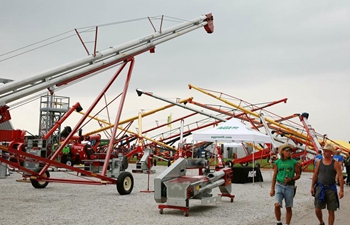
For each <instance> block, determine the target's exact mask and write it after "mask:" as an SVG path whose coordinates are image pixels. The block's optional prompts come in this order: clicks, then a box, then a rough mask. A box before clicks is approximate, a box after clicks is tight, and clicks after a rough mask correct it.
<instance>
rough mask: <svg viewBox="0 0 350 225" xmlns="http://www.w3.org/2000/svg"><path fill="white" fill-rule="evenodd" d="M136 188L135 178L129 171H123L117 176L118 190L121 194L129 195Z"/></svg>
mask: <svg viewBox="0 0 350 225" xmlns="http://www.w3.org/2000/svg"><path fill="white" fill-rule="evenodd" d="M133 188H134V178H133V176H132V174H131V173H129V172H126V171H124V172H121V173H120V174H119V176H118V178H117V190H118V193H119V194H120V195H128V194H130V193H131V192H132V189H133Z"/></svg>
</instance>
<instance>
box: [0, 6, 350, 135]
mask: <svg viewBox="0 0 350 225" xmlns="http://www.w3.org/2000/svg"><path fill="white" fill-rule="evenodd" d="M207 13H212V14H213V16H214V33H212V34H207V33H206V32H205V31H204V29H202V28H201V29H197V30H195V31H192V32H190V33H188V34H185V35H183V36H180V37H178V38H175V39H173V40H170V41H168V42H165V43H162V44H160V45H158V46H157V47H156V52H155V54H150V53H143V54H141V55H139V56H136V57H135V66H134V69H133V74H132V78H131V82H130V85H129V91H128V95H127V99H126V104H125V105H124V109H123V114H122V118H121V119H126V118H129V117H131V116H136V115H137V114H138V113H139V112H140V111H142V110H144V111H149V110H152V109H155V108H158V107H161V106H164V105H166V104H167V103H165V102H163V101H160V100H157V99H154V98H151V97H148V96H141V97H138V96H137V95H136V92H135V89H136V88H140V89H142V90H144V91H149V92H153V93H154V94H155V95H157V96H161V97H163V98H165V99H169V100H171V101H176V99H177V98H181V99H183V98H188V97H191V96H192V97H194V100H195V101H199V102H202V103H206V104H217V105H224V104H223V103H222V102H220V101H217V100H215V99H213V98H210V97H208V96H206V95H203V94H202V93H199V92H197V91H195V90H193V89H191V90H190V89H189V88H188V84H192V85H194V86H197V87H201V88H204V89H209V90H214V91H216V92H222V93H225V94H228V95H230V96H234V97H236V98H239V99H243V100H245V101H247V102H250V103H254V104H260V103H267V102H271V101H276V100H280V99H283V98H288V101H287V103H285V104H278V105H277V106H273V107H270V108H268V110H269V111H271V112H274V113H275V114H277V115H280V116H282V117H283V116H288V115H291V114H294V113H303V112H307V113H309V115H310V117H309V123H310V124H311V125H312V127H313V128H314V129H315V130H316V132H318V133H320V134H327V135H328V137H329V138H331V139H334V140H345V141H350V135H349V128H348V127H350V117H349V111H350V99H349V96H350V89H349V88H348V85H349V84H350V76H349V72H350V63H349V62H350V51H349V48H350V30H349V27H350V2H349V1H345V0H344V1H342V0H340V1H325V0H318V1H316V0H310V1H298V0H287V1H277V0H275V1H272V0H270V1H268V0H265V1H248V0H244V1H243V0H242V1H233V0H230V1H229V0H226V1H224V0H223V1H207V0H201V1H199V0H193V1H184V0H178V1H164V0H163V1H162V0H149V1H144V0H135V1H132V0H130V1H122V2H120V1H112V0H101V1H91V0H75V1H69V0H60V1H44V0H41V1H39V0H32V1H24V0H22V1H19V0H14V1H2V3H1V8H0V21H2V22H1V26H0V33H1V37H0V40H1V41H0V55H1V56H0V71H1V72H0V78H7V79H12V80H16V81H20V80H22V79H26V78H30V77H33V76H35V75H37V74H39V73H41V72H43V71H46V70H49V69H52V68H55V67H57V66H60V65H63V64H65V63H69V62H72V61H74V60H76V59H79V58H82V57H85V56H86V52H85V50H84V48H83V47H82V45H81V43H80V42H79V40H78V38H77V37H76V36H74V37H72V38H69V39H65V40H63V41H61V42H57V43H54V44H51V45H47V46H45V47H44V48H38V49H36V50H35V51H30V52H28V53H26V54H21V55H19V56H15V55H16V54H17V53H18V52H15V53H11V54H7V53H8V52H10V51H13V50H16V49H20V48H22V47H25V46H28V45H31V44H33V43H36V42H38V41H42V40H45V39H47V38H50V37H54V36H55V35H59V34H62V33H64V32H68V31H71V33H70V34H72V32H73V30H74V29H75V28H77V29H78V30H82V29H84V28H85V27H90V26H99V35H98V44H97V50H104V49H107V48H109V47H111V46H115V45H119V44H122V43H125V42H127V41H130V40H133V39H136V38H140V37H143V36H145V35H148V34H151V33H154V31H153V28H152V26H151V25H150V24H149V22H148V20H146V19H145V18H147V17H156V16H161V15H164V16H165V18H167V19H169V18H177V19H181V20H184V21H185V20H190V19H193V18H197V17H199V16H201V15H204V14H207ZM139 18H144V19H143V20H137V21H134V20H135V19H139ZM173 20H174V19H173ZM121 21H133V22H130V23H117V22H121ZM107 24H114V25H113V26H106V25H107ZM154 24H155V27H157V28H159V26H160V21H159V20H154ZM175 24H176V23H173V22H172V21H170V20H165V21H164V23H163V27H164V28H167V27H170V26H173V25H175ZM103 25H104V26H103ZM83 39H84V40H86V41H92V40H94V32H90V33H84V36H83ZM44 43H48V42H44ZM87 45H88V47H89V49H90V51H92V50H91V49H93V46H92V44H87ZM33 47H36V45H35V46H33ZM28 49H30V48H25V49H24V50H23V49H22V50H21V51H22V52H23V51H26V50H28ZM12 56H14V57H12ZM9 57H11V58H9ZM116 70H117V68H112V69H110V70H108V71H105V72H103V73H101V74H98V75H96V76H94V77H92V78H89V79H86V80H84V81H82V82H80V83H77V84H74V85H72V86H70V87H67V88H65V89H63V90H60V91H58V92H57V93H56V95H60V96H69V97H70V102H71V104H74V103H75V102H80V103H81V104H82V106H83V108H84V109H87V108H88V107H89V104H91V102H93V101H94V99H95V98H96V96H97V95H98V94H99V93H100V91H101V90H102V88H103V87H104V86H105V85H106V84H107V82H108V80H109V79H110V77H111V76H112V75H113V74H114V73H115V72H116ZM124 80H125V78H121V79H120V81H119V80H118V82H119V83H117V85H119V86H116V87H115V89H113V91H114V94H116V93H119V92H121V91H122V88H123V82H124ZM0 88H1V84H0ZM110 98H111V97H110ZM226 106H227V105H226ZM39 108H40V104H39V101H33V102H30V103H29V104H26V105H24V106H21V107H19V108H14V109H12V110H11V115H12V124H13V126H14V127H15V128H16V129H24V130H28V131H30V132H31V133H33V134H37V133H38V127H39ZM190 113H191V112H189V111H187V110H184V109H182V108H178V107H172V108H171V109H167V110H164V111H162V112H159V113H157V114H156V115H153V116H150V117H149V118H147V119H145V120H144V121H143V128H142V129H147V128H151V127H153V126H155V125H156V122H155V121H158V122H159V123H165V122H166V119H167V116H168V115H169V114H172V117H173V119H174V118H178V117H181V116H184V115H187V114H190ZM114 115H115V114H114ZM100 116H101V118H107V115H106V114H105V115H103V114H101V115H100ZM111 117H113V115H112V116H111ZM79 118H81V116H79V115H73V116H72V118H71V117H70V118H69V119H68V120H67V121H66V122H65V123H64V124H63V125H72V126H73V124H74V123H75V122H77V121H78V120H79ZM297 122H298V121H297ZM299 123H300V122H299ZM93 126H94V127H96V126H97V125H96V124H94V125H91V127H88V126H86V127H85V128H84V131H88V130H89V129H94V127H93ZM135 127H137V123H134V124H133V125H132V128H133V129H135Z"/></svg>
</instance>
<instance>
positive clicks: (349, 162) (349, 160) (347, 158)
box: [344, 156, 350, 166]
mask: <svg viewBox="0 0 350 225" xmlns="http://www.w3.org/2000/svg"><path fill="white" fill-rule="evenodd" d="M344 165H345V166H350V156H348V157H346V158H345V160H344Z"/></svg>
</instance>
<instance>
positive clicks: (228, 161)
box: [225, 160, 233, 168]
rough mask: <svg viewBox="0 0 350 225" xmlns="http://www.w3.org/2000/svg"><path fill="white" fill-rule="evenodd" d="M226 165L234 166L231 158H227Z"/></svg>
mask: <svg viewBox="0 0 350 225" xmlns="http://www.w3.org/2000/svg"><path fill="white" fill-rule="evenodd" d="M225 165H226V166H228V167H230V168H232V167H233V162H232V161H231V160H227V161H226V162H225Z"/></svg>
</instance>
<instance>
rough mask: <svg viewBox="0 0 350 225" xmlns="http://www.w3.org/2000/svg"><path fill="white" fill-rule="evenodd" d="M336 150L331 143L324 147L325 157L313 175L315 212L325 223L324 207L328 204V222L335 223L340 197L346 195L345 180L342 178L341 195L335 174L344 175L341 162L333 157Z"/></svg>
mask: <svg viewBox="0 0 350 225" xmlns="http://www.w3.org/2000/svg"><path fill="white" fill-rule="evenodd" d="M336 152H337V151H336V150H335V148H334V147H333V145H331V144H327V145H326V146H325V147H324V148H323V159H321V160H319V161H318V162H317V163H316V168H315V170H314V174H313V177H312V184H311V191H310V192H311V194H312V195H313V196H315V202H314V205H315V214H316V217H317V219H318V220H319V222H320V225H324V224H325V223H324V221H323V215H322V209H325V208H326V206H327V210H328V224H329V225H333V224H334V220H335V211H336V210H337V209H338V208H339V206H340V205H339V198H343V196H344V180H343V179H340V181H339V184H340V190H339V197H338V191H337V186H336V183H335V176H336V175H338V176H339V177H341V176H342V172H341V167H340V164H339V163H338V162H337V161H335V160H334V159H333V155H334V154H336Z"/></svg>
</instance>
